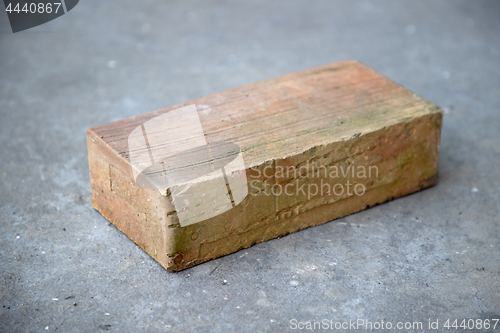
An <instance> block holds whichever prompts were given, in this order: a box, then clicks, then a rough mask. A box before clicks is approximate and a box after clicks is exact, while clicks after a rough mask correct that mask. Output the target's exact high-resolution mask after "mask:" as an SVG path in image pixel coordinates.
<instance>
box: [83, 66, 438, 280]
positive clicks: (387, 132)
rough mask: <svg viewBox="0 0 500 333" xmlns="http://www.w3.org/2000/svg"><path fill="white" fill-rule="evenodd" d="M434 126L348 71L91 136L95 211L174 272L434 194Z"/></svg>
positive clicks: (224, 96)
mask: <svg viewBox="0 0 500 333" xmlns="http://www.w3.org/2000/svg"><path fill="white" fill-rule="evenodd" d="M179 110H180V111H179ZM193 110H194V111H193ZM176 112H177V113H176ZM173 115H177V116H176V117H177V118H175V119H181V120H185V121H183V122H181V123H180V124H181V125H182V126H180V127H182V128H180V127H179V126H174V125H172V126H171V128H169V129H168V130H165V129H162V126H163V125H162V124H167V125H168V124H170V122H168V121H167V120H165V121H163V122H156V120H158V119H163V118H161V117H170V118H168V119H170V120H171V119H173V118H172V116H173ZM193 115H194V116H195V118H196V115H197V118H199V123H197V120H196V121H195V120H193V119H191V118H189V117H191V116H193ZM184 116H185V117H186V118H185V119H183V118H182V117H184ZM179 117H181V118H179ZM442 117H443V112H442V110H441V109H440V108H439V107H438V106H436V105H434V104H432V103H430V102H429V101H426V100H425V99H423V98H421V97H419V96H417V95H416V94H414V93H413V92H411V91H409V90H407V89H405V88H403V87H402V86H400V85H398V84H396V83H394V82H393V81H391V80H389V79H387V78H386V77H384V76H383V75H381V74H379V73H377V72H375V71H374V70H372V69H370V68H368V67H366V66H365V65H363V64H361V63H359V62H356V61H353V60H344V61H341V62H338V63H334V64H329V65H325V66H321V67H318V68H314V69H310V70H306V71H302V72H298V73H294V74H290V75H285V76H282V77H278V78H275V79H271V80H267V81H263V82H260V83H256V84H251V85H248V86H244V87H240V88H236V89H231V90H228V91H224V92H221V93H218V94H215V95H211V96H207V97H202V98H199V99H196V100H193V101H190V102H186V103H182V104H179V105H174V106H172V107H168V108H164V109H160V110H157V111H153V112H150V113H146V114H143V115H139V116H136V117H132V118H129V119H124V120H120V121H117V122H114V123H110V124H106V125H102V126H98V127H94V128H91V129H89V130H88V131H87V142H88V152H89V166H90V180H91V192H92V205H93V206H94V207H95V209H97V210H98V211H100V212H101V213H102V214H103V215H104V216H105V217H106V218H107V219H108V220H109V221H111V222H112V223H113V224H115V225H116V226H117V227H118V228H119V229H120V230H122V231H123V232H124V233H125V234H126V235H127V236H128V237H130V238H131V239H132V240H133V241H134V242H135V243H136V244H138V245H139V246H140V247H142V248H143V249H144V250H145V251H146V252H147V253H148V254H150V255H151V256H152V257H153V258H155V259H156V260H157V261H158V262H159V263H160V264H161V265H162V266H163V267H165V268H166V269H167V270H169V271H177V270H182V269H185V268H188V267H191V266H193V265H196V264H199V263H202V262H205V261H207V260H211V259H214V258H217V257H220V256H223V255H226V254H229V253H232V252H235V251H238V250H240V249H242V248H247V247H249V246H252V245H253V244H255V243H258V242H262V241H266V240H269V239H272V238H276V237H278V236H281V235H284V234H288V233H291V232H295V231H298V230H301V229H304V228H307V227H310V226H314V225H318V224H322V223H325V222H328V221H331V220H333V219H336V218H339V217H342V216H345V215H348V214H352V213H355V212H357V211H360V210H363V209H366V208H368V207H371V206H373V205H376V204H380V203H383V202H386V201H388V200H391V199H394V198H398V197H401V196H403V195H407V194H409V193H413V192H415V191H418V190H421V189H423V188H426V187H428V186H431V185H434V184H435V183H436V180H437V170H438V169H437V161H438V155H439V138H440V130H441V123H442ZM165 119H167V118H165ZM176 124H177V123H176ZM197 124H198V125H197ZM168 126H170V125H168ZM168 126H167V127H168ZM143 134H144V138H147V140H148V141H147V142H146V141H145V140H146V139H143V137H142V135H143ZM134 140H135V141H134ZM143 142H145V143H143ZM144 144H145V145H146V146H147V149H142V148H141V145H144ZM193 147H194V148H193ZM206 147H208V148H206ZM191 148H193V149H191ZM218 149H219V150H218ZM172 151H174V152H175V153H176V154H173V153H172V154H173V155H169V154H170V153H169V152H172ZM240 152H241V155H239V153H240ZM148 154H149V155H148ZM159 156H167V157H165V158H163V159H162V160H161V163H163V164H161V163H160V162H159V161H160V160H159V159H158V157H159ZM238 156H241V158H242V160H241V161H240V162H241V163H242V164H238V163H236V162H237V161H238V160H237V159H238ZM149 158H151V161H150V162H148V160H149ZM138 161H139V162H138ZM155 161H156V162H155ZM148 163H149V164H150V165H149V166H148ZM231 163H232V164H231ZM141 165H142V166H141ZM145 165H146V166H148V168H149V169H148V168H145ZM231 166H232V167H231ZM162 168H163V169H162ZM172 170H174V171H175V172H174V171H172ZM219 170H222V171H224V170H225V173H224V172H223V173H221V172H220V171H219ZM162 172H163V173H162ZM200 172H201V173H204V174H205V173H206V176H203V177H198V176H200ZM163 174H165V175H167V176H165V178H164V179H166V180H165V182H162V180H160V179H159V178H153V177H159V175H163ZM141 177H143V178H141ZM144 177H145V178H144ZM162 177H163V176H162ZM242 177H243V178H242ZM151 179H153V180H151ZM238 179H239V180H241V179H245V183H241V182H239V183H238V181H237V180H238ZM148 181H151V182H152V183H153V185H152V186H148V185H147V183H148ZM145 184H146V185H145ZM241 184H244V186H243V185H241ZM341 189H342V192H341ZM362 190H363V191H362ZM247 192H248V193H247ZM206 198H208V199H206ZM222 199H223V201H221V200H222Z"/></svg>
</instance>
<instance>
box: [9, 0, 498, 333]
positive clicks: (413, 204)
mask: <svg viewBox="0 0 500 333" xmlns="http://www.w3.org/2000/svg"><path fill="white" fill-rule="evenodd" d="M161 3H162V5H160V1H156V2H154V1H131V0H127V1H125V0H120V1H97V0H94V1H90V0H88V1H80V3H79V4H78V5H77V6H76V7H75V8H74V9H73V10H72V11H71V12H69V13H68V14H66V15H63V16H62V17H60V18H58V19H56V20H54V21H52V22H49V23H47V24H44V25H42V26H39V27H37V28H33V29H31V30H28V31H25V32H20V33H16V34H12V32H11V31H10V27H9V26H8V22H7V21H6V15H4V14H0V117H1V118H0V144H1V146H0V147H1V148H0V152H1V158H0V179H1V182H0V184H1V185H0V186H1V193H0V206H1V207H0V222H1V224H0V244H1V246H0V276H1V279H0V331H1V332H55V331H57V332H96V331H100V330H109V331H115V332H146V331H147V332H152V331H158V332H163V331H166V330H169V331H172V332H283V331H294V330H293V329H292V328H293V327H291V325H290V321H291V320H292V319H296V320H297V321H302V322H306V321H321V320H323V319H327V320H334V322H344V321H349V320H356V319H367V320H370V321H371V322H380V321H382V320H384V321H390V322H393V323H396V322H398V321H400V322H406V321H411V322H413V321H421V322H423V323H424V324H425V325H424V328H423V329H415V330H412V329H410V330H407V331H410V332H411V331H415V332H416V331H419V332H420V331H428V329H427V323H428V321H429V318H431V320H432V321H435V320H436V319H438V320H439V325H440V329H439V330H440V331H442V330H443V325H444V322H445V320H446V319H453V320H454V319H459V320H462V319H468V318H475V319H488V318H489V319H494V318H497V319H499V318H500V253H499V246H500V241H499V239H500V224H499V210H500V168H499V162H500V130H499V129H500V112H499V109H500V19H499V15H500V2H495V1H476V2H471V1H377V2H370V1H359V2H353V1H330V0H325V1H284V0H283V1H206V0H204V1H201V0H200V1H196V2H194V1H169V2H161ZM344 58H354V59H357V60H360V61H362V62H363V63H365V64H367V65H369V66H371V67H373V68H374V69H376V70H378V71H380V72H381V73H383V74H385V75H387V76H388V77H389V78H391V79H393V80H395V81H397V82H399V83H401V84H403V85H404V86H406V87H407V88H409V89H411V90H413V91H415V92H416V93H418V94H419V95H421V96H423V97H425V98H427V99H429V100H431V101H432V102H434V103H436V104H438V105H440V106H441V107H443V108H444V110H445V117H444V124H443V131H442V141H441V156H440V160H439V164H440V165H439V183H438V185H437V186H435V187H433V188H430V189H427V190H425V191H422V192H419V193H416V194H413V195H410V196H407V197H404V198H401V199H398V200H395V201H392V202H389V203H387V204H383V205H380V206H377V207H374V208H371V209H369V210H366V211H363V212H361V213H358V214H354V215H351V216H348V217H345V218H342V219H339V220H335V221H333V222H330V223H326V224H324V225H322V226H319V227H314V228H309V229H307V230H304V231H301V232H298V233H295V234H292V235H288V236H286V237H283V238H280V239H276V240H273V241H269V242H266V243H263V244H258V245H255V246H253V247H252V248H250V249H246V250H242V251H240V252H237V253H234V254H232V255H229V256H226V257H223V258H220V259H218V260H214V261H211V262H208V263H205V264H203V265H199V266H197V267H194V268H192V269H189V270H186V271H183V272H180V273H168V272H166V271H165V270H164V269H163V268H162V267H161V266H160V265H159V264H157V263H156V262H155V261H154V260H153V259H151V258H150V257H149V256H148V255H146V254H145V253H144V252H143V251H142V250H141V249H140V248H138V247H137V246H135V244H134V243H133V242H132V241H131V240H129V239H128V238H127V237H126V236H124V235H123V234H122V233H121V232H120V231H119V230H117V229H116V228H115V227H114V226H110V225H109V224H108V222H107V221H106V220H105V219H104V218H103V217H102V216H101V215H100V214H99V213H98V212H96V211H95V210H94V209H93V208H92V206H91V204H90V188H89V175H88V161H87V148H86V138H85V130H86V129H87V128H89V127H93V126H96V125H99V124H104V123H107V122H111V121H115V120H118V119H122V118H126V117H130V116H133V115H136V114H140V113H144V112H147V111H152V110H155V109H157V108H160V107H164V106H168V105H172V104H175V103H179V102H183V101H186V100H190V99H193V98H196V97H199V96H203V95H207V94H211V93H215V92H218V91H222V90H225V89H229V88H233V87H237V86H241V85H245V84H249V83H252V82H256V81H260V80H263V79H268V78H272V77H275V76H279V75H283V74H287V73H291V72H295V71H299V70H302V69H307V68H311V67H314V66H318V65H322V64H325V63H329V62H333V61H337V60H341V59H344ZM223 280H227V284H225V285H224V284H222V283H221V282H222V281H223ZM497 329H499V330H500V324H499V325H498V326H497ZM445 331H446V330H445Z"/></svg>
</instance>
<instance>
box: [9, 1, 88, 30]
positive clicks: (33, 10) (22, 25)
mask: <svg viewBox="0 0 500 333" xmlns="http://www.w3.org/2000/svg"><path fill="white" fill-rule="evenodd" d="M78 1H79V0H53V1H46V0H36V1H19V0H14V1H11V0H3V2H4V4H5V11H6V12H7V16H8V17H9V21H10V26H11V28H12V32H19V31H23V30H26V29H30V28H33V27H36V26H37V25H40V24H44V23H47V22H49V21H52V20H53V19H56V18H58V17H59V16H62V15H64V14H66V13H67V12H69V11H70V10H72V9H73V8H74V7H75V6H76V5H77V4H78Z"/></svg>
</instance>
